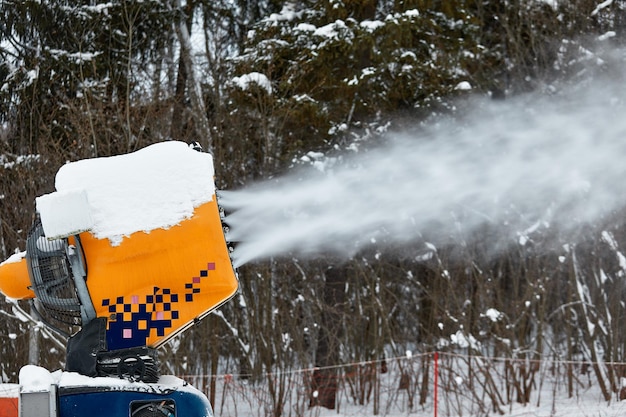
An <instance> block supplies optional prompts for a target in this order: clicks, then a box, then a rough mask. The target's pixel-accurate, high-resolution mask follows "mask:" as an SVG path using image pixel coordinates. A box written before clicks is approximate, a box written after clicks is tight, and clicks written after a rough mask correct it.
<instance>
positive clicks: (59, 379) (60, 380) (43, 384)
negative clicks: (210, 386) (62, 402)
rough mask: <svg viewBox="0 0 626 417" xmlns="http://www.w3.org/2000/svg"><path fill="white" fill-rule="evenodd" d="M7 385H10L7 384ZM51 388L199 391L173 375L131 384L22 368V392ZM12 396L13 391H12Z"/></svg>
mask: <svg viewBox="0 0 626 417" xmlns="http://www.w3.org/2000/svg"><path fill="white" fill-rule="evenodd" d="M4 385H7V384H4ZM51 385H56V386H58V387H61V388H72V387H103V388H107V390H110V391H115V390H124V391H139V392H143V391H145V392H159V391H160V390H163V391H167V390H170V391H171V390H172V389H175V390H178V391H190V392H194V391H197V390H196V388H194V387H193V386H191V385H189V384H188V383H187V382H186V381H185V380H183V379H180V378H178V377H176V376H173V375H162V376H161V377H160V378H159V380H158V381H157V382H156V383H146V382H141V381H129V380H127V379H123V378H115V377H95V378H94V377H89V376H85V375H81V374H79V373H76V372H66V371H62V370H56V371H53V372H50V371H49V370H47V369H46V368H43V367H41V366H37V365H25V366H23V367H22V368H21V369H20V374H19V385H18V386H19V387H20V389H21V391H22V392H41V391H48V390H49V389H50V386H51ZM11 393H12V392H11Z"/></svg>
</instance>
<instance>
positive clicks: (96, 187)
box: [38, 141, 215, 244]
mask: <svg viewBox="0 0 626 417" xmlns="http://www.w3.org/2000/svg"><path fill="white" fill-rule="evenodd" d="M213 176H214V169H213V158H212V157H211V155H209V154H207V153H202V152H198V151H195V150H193V149H192V148H190V147H189V146H187V144H185V143H183V142H176V141H170V142H161V143H157V144H154V145H151V146H148V147H146V148H143V149H141V150H139V151H136V152H133V153H130V154H126V155H119V156H112V157H108V158H94V159H85V160H81V161H78V162H71V163H68V164H66V165H64V166H62V167H61V169H59V172H58V173H57V175H56V189H57V192H59V193H63V192H68V191H72V192H76V190H83V191H84V193H85V194H86V196H87V199H88V202H87V204H88V209H89V212H90V215H91V217H92V220H93V224H92V227H91V233H93V234H94V236H96V237H97V238H100V239H104V238H108V239H109V240H111V242H112V244H119V243H120V242H121V241H122V239H123V237H124V236H129V235H131V234H133V233H135V232H139V231H143V232H146V233H149V232H150V231H152V230H155V229H159V228H161V229H166V228H169V227H172V226H174V225H177V224H179V223H180V222H181V221H183V220H185V219H187V218H190V217H191V216H192V215H193V211H194V209H195V208H196V207H198V206H200V205H202V204H204V203H206V202H209V201H211V200H212V199H213V195H214V194H215V184H214V182H213ZM51 201H52V200H51ZM38 208H39V209H40V215H41V217H42V219H43V218H48V219H50V220H51V221H50V222H48V227H52V228H53V229H54V230H57V229H68V228H78V229H79V228H80V227H79V226H81V227H82V226H84V223H83V222H84V219H82V218H81V219H77V220H80V221H79V222H78V223H80V224H77V225H71V224H66V223H64V224H62V225H60V224H55V221H57V220H59V219H58V217H57V216H56V215H55V214H54V212H55V211H59V210H72V208H71V207H66V206H62V207H58V206H57V205H55V204H50V205H47V204H43V205H42V206H41V207H38ZM65 220H66V219H64V221H65ZM59 221H60V220H59Z"/></svg>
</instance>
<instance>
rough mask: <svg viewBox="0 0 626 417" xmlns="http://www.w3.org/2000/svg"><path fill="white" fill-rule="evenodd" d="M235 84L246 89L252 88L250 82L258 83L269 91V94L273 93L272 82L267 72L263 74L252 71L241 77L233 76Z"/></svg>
mask: <svg viewBox="0 0 626 417" xmlns="http://www.w3.org/2000/svg"><path fill="white" fill-rule="evenodd" d="M233 84H235V85H236V86H238V87H239V88H241V89H242V90H244V91H246V90H248V89H249V88H250V84H256V85H258V86H259V87H261V88H262V89H264V90H265V91H267V94H272V83H271V82H270V80H269V78H267V76H266V75H265V74H261V73H260V72H251V73H249V74H244V75H242V76H241V77H235V78H233Z"/></svg>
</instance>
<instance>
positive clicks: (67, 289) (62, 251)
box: [26, 221, 81, 326]
mask: <svg viewBox="0 0 626 417" xmlns="http://www.w3.org/2000/svg"><path fill="white" fill-rule="evenodd" d="M26 261H27V263H28V266H29V268H28V269H29V273H30V281H31V284H32V286H33V291H34V292H35V295H36V297H37V299H38V300H39V302H40V305H41V307H43V309H44V310H45V313H46V314H47V315H48V316H49V318H50V319H52V320H54V321H56V322H58V323H62V324H67V325H71V326H74V325H78V326H80V325H81V308H80V301H79V298H78V295H77V292H76V287H75V285H74V280H73V279H72V269H71V266H70V263H69V261H68V257H67V240H66V239H54V240H48V239H47V238H46V237H45V235H44V231H43V227H42V225H41V222H40V221H38V222H36V223H35V225H34V226H33V228H32V229H31V231H30V233H29V235H28V240H27V242H26Z"/></svg>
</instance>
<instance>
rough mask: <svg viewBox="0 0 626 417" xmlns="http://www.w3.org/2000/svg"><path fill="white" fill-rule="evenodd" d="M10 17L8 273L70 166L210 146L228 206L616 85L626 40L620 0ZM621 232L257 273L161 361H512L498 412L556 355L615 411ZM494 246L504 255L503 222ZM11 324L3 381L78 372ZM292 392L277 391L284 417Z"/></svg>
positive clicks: (18, 6) (65, 4) (250, 4)
mask: <svg viewBox="0 0 626 417" xmlns="http://www.w3.org/2000/svg"><path fill="white" fill-rule="evenodd" d="M0 15H2V16H4V17H3V19H2V21H1V22H0V30H1V32H0V80H1V81H0V84H1V88H0V122H1V125H0V162H1V163H0V257H1V258H2V259H6V258H8V257H9V256H10V255H11V254H13V253H14V252H15V251H18V250H24V248H25V240H26V236H27V233H28V231H29V229H30V226H31V224H32V223H33V219H34V215H35V207H34V200H35V197H37V196H39V195H42V194H44V193H48V192H52V191H53V190H54V176H55V173H56V171H57V170H58V168H59V167H60V166H61V165H62V164H64V163H65V162H66V161H74V160H78V159H83V158H92V157H102V156H109V155H116V154H121V153H127V152H131V151H134V150H137V149H140V148H142V147H144V146H146V145H149V144H151V143H154V142H160V141H164V140H170V139H175V140H182V141H187V142H193V141H197V142H199V143H200V144H201V145H202V147H203V148H204V149H205V150H207V151H209V152H211V153H212V154H213V155H214V159H215V165H216V181H217V186H218V188H220V189H225V190H236V189H240V188H244V187H246V186H247V185H249V184H252V183H254V182H256V181H259V180H262V179H268V178H273V177H276V176H279V175H281V174H282V173H284V172H286V171H288V170H290V169H292V168H293V167H294V166H298V165H306V164H308V163H312V162H315V161H314V160H315V159H316V158H318V159H319V158H322V157H324V155H333V156H337V155H341V153H342V152H344V151H346V150H348V149H350V148H351V146H352V144H354V143H355V142H359V143H360V146H365V147H367V146H369V144H372V146H373V145H374V144H379V143H381V141H384V137H385V134H386V133H387V132H388V131H390V130H394V129H395V130H401V129H404V128H410V129H419V126H421V124H422V123H427V122H428V121H429V120H432V119H433V118H436V117H438V116H441V115H447V116H452V117H455V116H456V115H457V114H458V113H460V112H462V111H463V109H464V107H463V105H462V103H463V102H464V101H463V100H464V99H467V97H470V96H485V97H490V98H491V99H492V100H505V101H506V100H507V99H508V98H509V97H514V96H517V95H520V94H525V93H528V92H535V93H537V92H538V93H540V94H556V93H557V92H558V91H559V90H560V89H561V88H563V86H566V85H570V84H580V83H584V82H586V81H587V80H589V79H590V78H591V77H594V76H602V75H606V74H616V73H617V74H622V73H623V69H622V68H621V67H623V60H620V59H617V60H616V59H615V51H616V50H619V48H620V47H623V46H624V41H625V38H624V31H623V29H624V27H626V6H625V5H624V2H621V1H611V0H609V1H604V2H600V1H595V0H572V1H566V2H563V1H558V0H554V1H547V0H545V1H531V0H509V1H504V0H458V1H457V0H446V1H435V0H407V1H392V0H362V1H355V0H343V1H341V0H327V1H293V2H282V1H272V0H265V1H263V0H261V1H259V0H233V1H226V0H220V1H202V0H189V1H187V2H181V1H180V0H168V1H152V0H149V1H140V0H113V1H111V2H108V3H101V4H97V3H95V2H83V1H74V0H63V1H55V2H45V1H30V0H25V1H23V0H20V1H18V0H3V1H2V2H0ZM468 86H469V87H471V88H469V89H468V88H467V87H468ZM307 155H308V156H307ZM311 155H313V157H311ZM320 155H321V156H320ZM623 214H624V213H623V212H614V213H612V214H611V215H610V216H605V217H603V218H601V219H599V220H597V221H596V222H594V223H592V224H590V223H585V224H580V225H578V226H577V229H576V230H575V231H573V232H571V233H570V234H566V235H564V234H560V233H557V232H554V231H553V230H552V229H550V228H549V227H540V228H538V229H537V230H533V231H532V236H530V239H529V240H528V241H525V242H524V244H522V243H520V241H518V240H511V241H504V242H502V244H503V245H504V246H506V248H507V249H506V250H503V251H500V252H499V253H498V255H497V256H493V254H492V253H489V252H488V251H487V250H485V248H484V247H483V246H482V245H481V243H480V242H479V241H471V242H467V241H465V240H464V238H463V236H462V235H461V234H459V236H455V237H453V238H452V239H449V240H448V241H446V243H445V244H443V245H439V246H438V247H437V248H436V249H434V248H433V247H432V245H430V244H428V239H426V238H424V239H421V240H418V241H415V242H411V243H410V244H407V245H402V246H401V247H393V248H387V249H385V250H379V249H376V248H366V249H363V250H361V251H360V252H359V253H357V254H354V255H353V256H352V257H351V258H350V259H347V260H346V259H341V258H339V257H335V256H333V254H332V253H329V254H327V255H325V256H319V257H317V258H315V259H309V258H300V257H298V256H296V255H294V256H278V257H275V258H272V259H269V260H260V261H256V262H251V263H248V264H246V265H243V266H241V267H240V268H239V279H240V284H241V289H240V293H239V294H238V296H237V297H236V299H235V300H233V301H231V302H230V303H228V304H227V305H225V306H223V307H222V308H221V309H220V311H219V313H218V314H214V315H211V316H209V317H208V318H207V319H205V320H202V321H201V322H200V323H198V324H197V325H196V326H194V327H193V328H192V329H191V330H190V331H188V332H186V333H184V334H183V335H181V336H180V337H178V338H176V339H175V340H174V341H172V342H171V343H169V344H168V345H167V346H165V347H163V348H162V349H161V350H160V356H161V361H162V367H163V371H164V372H166V373H172V374H175V375H183V374H193V375H209V376H210V375H217V374H226V373H228V374H233V375H237V376H238V377H239V378H242V379H247V380H250V381H262V380H264V378H265V376H266V375H267V373H269V372H276V371H289V370H298V369H303V368H309V367H312V366H317V367H319V369H318V372H319V373H321V374H319V375H318V376H317V379H316V377H314V378H313V380H312V382H311V383H312V384H313V385H314V387H315V384H325V383H326V382H324V381H329V380H333V378H335V377H336V376H337V374H338V372H340V371H339V370H338V369H337V368H334V367H333V366H334V365H339V364H348V363H350V364H352V363H365V362H368V361H374V363H384V361H385V358H393V357H397V356H402V355H405V354H406V352H407V351H409V352H411V351H412V352H431V351H435V350H444V351H445V350H449V351H459V350H461V351H463V352H465V353H468V354H472V355H485V356H495V357H503V358H511V359H515V360H521V361H522V363H523V364H525V365H524V366H518V365H517V364H519V362H512V363H511V364H509V365H507V366H510V371H511V372H510V374H508V375H507V378H508V379H507V381H509V382H510V384H508V385H507V387H508V388H507V391H506V392H507V395H503V396H499V395H497V396H495V395H494V397H493V398H492V400H493V402H494V403H495V404H499V405H505V404H507V403H509V402H511V401H519V402H525V401H528V399H529V398H530V393H531V392H532V391H533V390H534V389H537V385H536V384H535V383H534V382H535V378H536V376H537V373H538V371H539V368H538V367H535V366H530V365H529V364H532V363H534V362H532V361H534V360H541V359H543V358H547V357H551V358H559V359H562V360H566V361H583V362H587V363H588V364H589V365H590V367H589V369H587V368H585V369H584V370H583V369H578V368H575V367H569V368H568V370H567V372H568V375H569V376H568V378H569V383H570V384H571V385H570V390H573V389H574V388H573V387H574V385H575V384H576V383H579V382H580V381H579V379H578V377H579V376H580V373H588V374H589V375H591V376H592V377H593V379H594V381H596V382H597V383H598V384H599V386H600V388H601V391H602V393H603V395H604V398H605V399H606V400H610V399H612V398H615V397H616V396H618V395H620V390H621V388H622V378H624V377H626V367H624V366H621V365H620V366H617V365H615V363H622V362H626V357H625V355H626V332H623V331H621V328H620V323H622V322H623V320H624V319H625V318H626V317H625V312H624V291H625V287H624V284H623V282H624V273H625V267H626V266H625V265H624V264H623V263H622V262H621V260H622V255H621V252H620V249H619V248H620V247H623V246H624V245H626V235H625V233H624V230H625V229H624V216H623ZM520 216H522V215H520ZM484 236H485V238H486V239H487V238H490V239H495V240H498V239H503V237H502V236H500V235H499V233H498V232H497V231H496V230H495V229H494V230H491V229H490V228H489V226H488V225H486V226H485V229H484ZM528 242H531V243H528ZM600 277H601V278H602V279H600ZM0 310H1V311H2V317H3V319H2V320H1V321H0V370H1V375H2V380H3V381H4V382H16V379H17V374H18V372H19V369H20V368H21V367H22V366H23V365H24V364H27V363H29V362H31V363H37V364H39V365H42V366H45V367H47V368H49V369H58V368H62V367H63V363H64V358H65V356H64V355H65V351H64V347H65V341H64V340H62V338H60V337H59V336H57V335H53V334H51V333H49V332H48V331H46V330H45V329H44V328H43V327H41V325H38V324H37V323H35V322H32V321H29V320H28V319H25V317H24V316H23V314H21V313H20V310H21V311H24V312H28V311H29V308H28V305H27V304H22V303H21V302H19V303H17V302H14V301H11V300H5V299H4V298H2V299H1V300H0ZM489 311H490V312H492V313H493V312H495V314H496V316H495V319H494V315H493V314H487V312H489ZM462 340H464V341H468V340H471V341H475V342H476V343H461V342H460V341H462ZM442 341H447V342H448V343H442ZM524 361H526V362H524ZM572 363H573V362H572ZM326 367H327V368H326ZM379 371H381V372H382V367H381V368H380V369H379ZM478 371H479V370H477V372H478ZM480 372H483V374H482V375H484V369H482V370H480ZM577 375H578V376H577ZM206 381H209V382H208V384H209V385H211V386H208V387H207V390H208V391H209V392H210V393H213V394H214V392H215V391H214V389H215V386H214V385H215V379H211V378H208V379H206ZM211 381H212V384H211V383H210V382H211ZM282 382H284V381H281V379H280V378H278V379H272V380H270V381H269V387H270V391H271V396H272V399H273V401H274V403H275V408H274V409H273V410H272V413H273V414H274V415H280V414H281V411H279V410H282V408H281V407H282V406H283V405H284V398H285V395H286V394H285V391H284V390H285V389H286V388H285V387H284V386H281V383H282ZM405 382H406V383H408V382H407V381H405ZM409 382H410V381H409ZM414 382H415V384H417V383H418V382H417V381H414ZM318 388H319V387H318ZM331 388H332V384H331ZM335 388H336V387H335ZM313 391H316V390H313ZM330 391H332V389H331V390H330ZM317 392H318V394H319V393H325V392H327V390H317ZM570 392H572V391H570ZM366 397H367V395H365V396H363V395H362V396H361V398H360V401H363V400H364V399H363V398H366ZM335 401H336V399H335V397H334V395H325V394H324V395H317V396H315V397H311V403H312V404H320V405H324V406H327V407H331V408H332V407H333V406H334V402H335Z"/></svg>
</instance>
